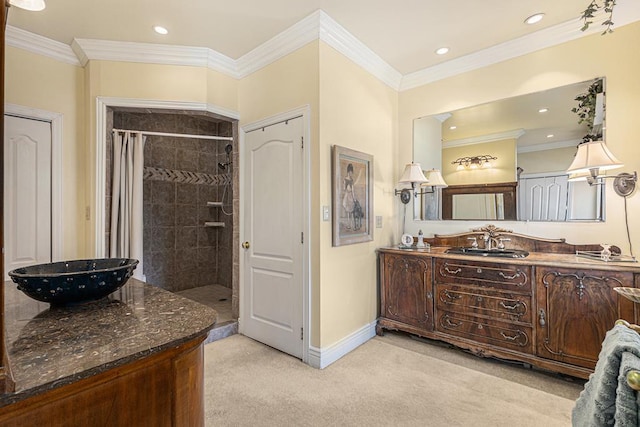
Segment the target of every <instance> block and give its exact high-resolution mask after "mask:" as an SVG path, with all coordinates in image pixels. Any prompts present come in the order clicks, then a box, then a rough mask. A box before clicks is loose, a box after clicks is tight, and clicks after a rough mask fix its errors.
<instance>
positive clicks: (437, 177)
mask: <svg viewBox="0 0 640 427" xmlns="http://www.w3.org/2000/svg"><path fill="white" fill-rule="evenodd" d="M425 176H426V177H427V179H428V180H429V183H428V185H431V186H433V187H448V185H447V183H446V182H444V178H442V174H441V173H440V171H439V170H438V169H429V170H428V171H427V173H426V175H425Z"/></svg>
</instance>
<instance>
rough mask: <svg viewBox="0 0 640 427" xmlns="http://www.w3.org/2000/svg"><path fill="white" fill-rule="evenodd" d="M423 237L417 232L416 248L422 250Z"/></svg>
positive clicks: (420, 231) (423, 245)
mask: <svg viewBox="0 0 640 427" xmlns="http://www.w3.org/2000/svg"><path fill="white" fill-rule="evenodd" d="M424 247H425V244H424V235H423V234H422V230H419V231H418V243H416V248H424Z"/></svg>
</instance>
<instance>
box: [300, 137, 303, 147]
mask: <svg viewBox="0 0 640 427" xmlns="http://www.w3.org/2000/svg"><path fill="white" fill-rule="evenodd" d="M300 148H304V136H301V137H300Z"/></svg>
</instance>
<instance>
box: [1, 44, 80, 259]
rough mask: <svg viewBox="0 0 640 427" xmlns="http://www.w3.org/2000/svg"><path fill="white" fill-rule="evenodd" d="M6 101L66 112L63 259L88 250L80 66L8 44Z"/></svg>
mask: <svg viewBox="0 0 640 427" xmlns="http://www.w3.org/2000/svg"><path fill="white" fill-rule="evenodd" d="M5 68H6V74H5V102H7V103H9V104H16V105H20V106H23V107H29V108H35V109H39V110H45V111H49V112H53V113H59V114H62V115H63V121H62V131H63V140H62V161H63V164H64V165H65V167H64V168H63V170H62V199H63V204H62V209H63V212H62V228H63V230H62V237H63V244H62V257H63V258H64V259H70V258H76V257H78V256H83V255H85V254H87V252H86V247H85V234H84V228H83V227H82V226H81V224H83V223H84V206H85V199H84V193H85V181H84V176H85V173H86V170H85V162H84V158H85V150H86V144H85V143H84V125H85V122H86V115H85V113H86V111H85V103H84V101H85V100H84V96H83V88H84V83H83V80H84V74H83V71H82V69H81V68H79V67H76V66H73V65H69V64H66V63H63V62H60V61H56V60H54V59H50V58H47V57H43V56H40V55H36V54H33V53H30V52H27V51H24V50H21V49H16V48H13V47H10V46H8V47H7V49H6V57H5Z"/></svg>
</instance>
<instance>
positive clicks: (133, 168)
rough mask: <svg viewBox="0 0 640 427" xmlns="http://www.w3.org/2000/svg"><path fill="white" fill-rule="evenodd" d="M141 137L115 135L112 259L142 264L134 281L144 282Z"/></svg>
mask: <svg viewBox="0 0 640 427" xmlns="http://www.w3.org/2000/svg"><path fill="white" fill-rule="evenodd" d="M145 140H146V137H145V136H144V135H143V134H142V133H140V132H137V133H132V132H116V131H114V135H113V185H112V187H111V240H110V245H109V256H111V257H112V258H134V259H137V260H138V261H140V263H139V264H138V267H137V268H136V269H135V270H134V271H133V273H134V274H133V277H135V278H136V279H139V280H143V281H144V280H145V277H144V274H143V268H142V235H143V233H142V226H143V219H142V201H143V199H142V187H143V186H142V174H143V169H144V142H145Z"/></svg>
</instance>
